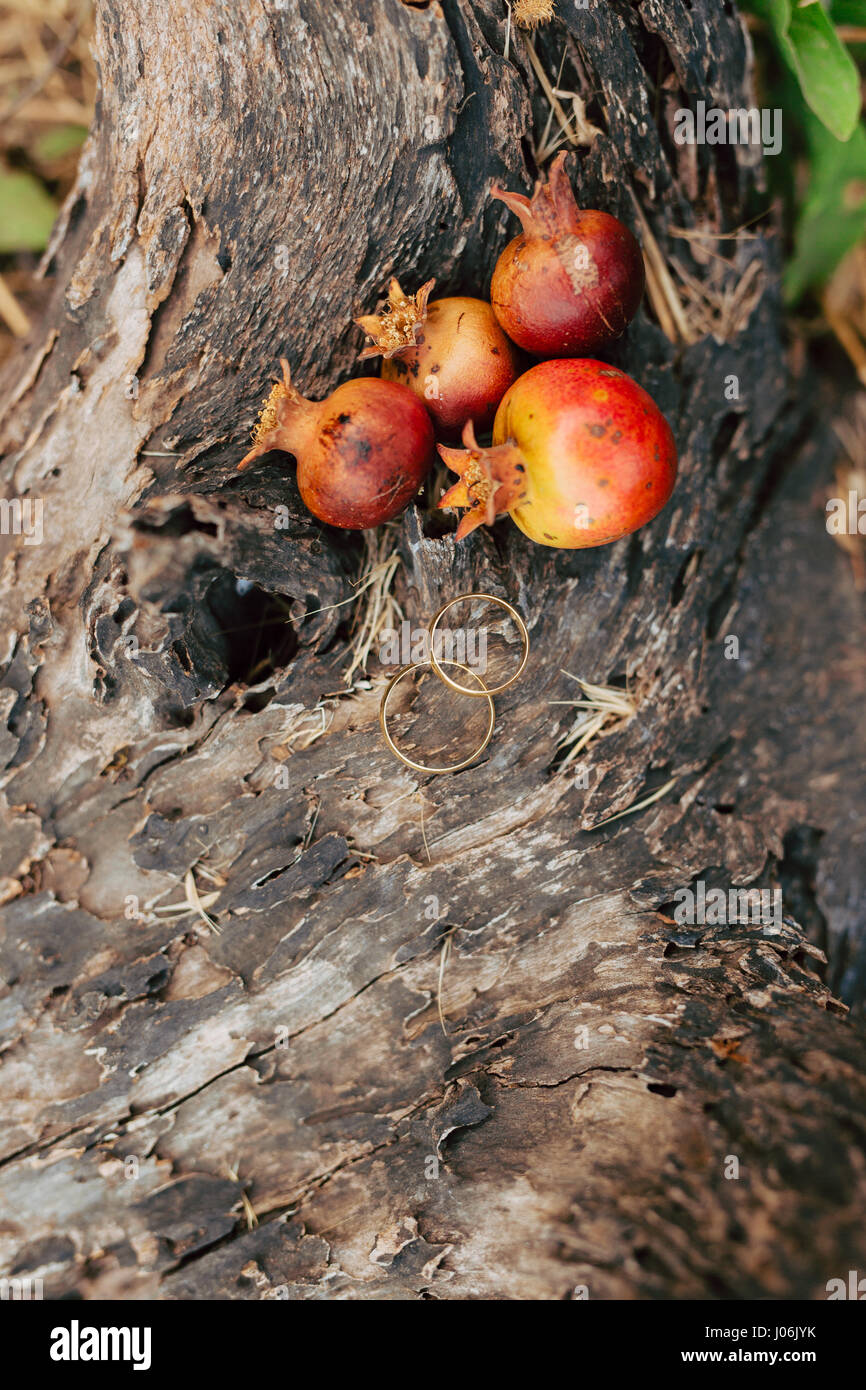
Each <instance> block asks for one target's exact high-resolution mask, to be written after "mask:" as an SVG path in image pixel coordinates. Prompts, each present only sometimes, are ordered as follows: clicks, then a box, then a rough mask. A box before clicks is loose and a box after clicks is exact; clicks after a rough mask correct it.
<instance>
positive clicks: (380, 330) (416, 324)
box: [355, 278, 436, 361]
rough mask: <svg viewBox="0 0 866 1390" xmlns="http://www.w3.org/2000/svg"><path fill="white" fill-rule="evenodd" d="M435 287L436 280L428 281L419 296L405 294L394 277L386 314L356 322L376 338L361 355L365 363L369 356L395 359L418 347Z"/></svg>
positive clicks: (363, 316)
mask: <svg viewBox="0 0 866 1390" xmlns="http://www.w3.org/2000/svg"><path fill="white" fill-rule="evenodd" d="M435 284H436V281H435V280H428V281H427V283H426V284H424V285H422V286H421V288H420V290H418V292H417V293H416V294H404V293H403V291H402V290H401V288H400V282H399V280H397V279H396V278H392V280H391V283H390V285H389V286H388V302H387V305H386V307H385V308H384V309H383V310H382V312H381V313H380V314H363V315H362V316H361V318H359V319H355V322H356V323H357V325H358V327H359V328H363V330H364V332H365V333H366V334H367V335H368V337H370V338H372V339H373V342H372V343H371V344H368V345H367V347H365V348H364V350H363V352H362V353H361V359H362V361H363V359H364V358H367V357H394V356H396V355H397V354H398V353H400V352H405V351H406V349H407V348H413V347H415V345H416V343H417V341H418V335H419V333H420V332H421V329H422V327H423V325H424V320H425V319H426V317H427V300H428V299H429V298H430V292H431V290H432V289H433V286H434V285H435Z"/></svg>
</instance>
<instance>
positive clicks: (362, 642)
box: [343, 526, 403, 685]
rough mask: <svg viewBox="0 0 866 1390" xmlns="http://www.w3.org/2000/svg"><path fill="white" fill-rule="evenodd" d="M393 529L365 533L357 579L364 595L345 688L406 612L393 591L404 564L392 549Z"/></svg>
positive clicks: (356, 621) (345, 673) (360, 592)
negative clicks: (387, 630)
mask: <svg viewBox="0 0 866 1390" xmlns="http://www.w3.org/2000/svg"><path fill="white" fill-rule="evenodd" d="M392 540H393V528H392V527H389V526H381V527H379V529H378V530H376V531H365V532H364V547H365V552H366V553H365V558H364V564H363V567H362V570H361V574H360V576H359V578H358V580H357V586H356V587H357V590H358V592H357V595H356V597H360V596H361V595H362V594H363V595H364V605H363V608H362V609H360V610H359V612H357V613H356V615H355V621H354V623H353V631H352V645H351V652H352V659H351V661H350V662H349V665H348V666H347V667H346V670H345V671H344V672H343V680H344V681H345V683H346V685H351V684H352V679H353V677H354V674H355V672H356V671H364V672H365V671H366V669H367V662H368V661H369V659H370V652H371V650H372V647H373V643H374V642H375V641H376V638H377V637H378V636H379V634H380V633H381V632H382V631H383V629H384V628H387V627H396V626H397V624H398V623H400V622H401V621H402V618H403V613H402V610H401V608H400V605H399V604H398V602H397V600H396V599H395V598H394V595H393V594H392V592H391V588H392V585H393V583H394V579H395V576H396V574H397V571H398V570H399V568H400V565H401V563H402V561H401V559H400V555H399V553H398V552H397V551H395V550H392V549H391V544H392Z"/></svg>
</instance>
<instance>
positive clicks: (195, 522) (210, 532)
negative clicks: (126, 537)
mask: <svg viewBox="0 0 866 1390" xmlns="http://www.w3.org/2000/svg"><path fill="white" fill-rule="evenodd" d="M133 524H134V528H135V530H136V531H143V532H146V533H147V532H150V533H151V534H154V535H159V536H186V535H188V534H189V532H190V531H200V532H202V534H203V535H205V536H216V535H217V534H218V529H217V527H216V526H215V525H214V523H213V522H211V521H200V520H199V519H198V517H197V516H196V515H195V512H194V511H193V509H192V506H191V505H190V503H188V502H185V503H184V504H183V506H181V507H175V509H174V511H173V512H171V513H170V514H169V515H168V516H167V517H165V519H164V520H163V519H162V518H160V519H159V520H158V521H153V520H149V519H148V518H147V517H139V518H138V519H137V520H136V521H135V522H134V523H133Z"/></svg>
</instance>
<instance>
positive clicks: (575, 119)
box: [526, 39, 601, 165]
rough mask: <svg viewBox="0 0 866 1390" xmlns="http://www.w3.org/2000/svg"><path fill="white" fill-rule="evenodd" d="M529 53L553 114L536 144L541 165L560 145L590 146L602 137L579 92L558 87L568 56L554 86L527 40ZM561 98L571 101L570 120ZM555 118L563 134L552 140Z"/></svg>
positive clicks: (536, 158)
mask: <svg viewBox="0 0 866 1390" xmlns="http://www.w3.org/2000/svg"><path fill="white" fill-rule="evenodd" d="M526 54H527V57H528V58H529V61H530V63H531V64H532V70H533V72H534V73H535V76H536V77H537V78H538V81H539V83H540V85H541V89H542V91H543V92H544V95H545V97H546V98H547V101H548V104H549V106H550V114H549V116H548V120H547V125H546V126H545V129H544V133H543V135H542V137H541V140H540V141H539V142H538V143H537V144H536V147H535V150H534V155H535V161H536V163H537V164H538V165H541V164H543V163H545V161H546V160H548V159H549V158H550V156H551V155H552V154H553V153H554V151H555V150H557V149H558V148H559V146H560V145H563V144H566V143H567V144H569V145H571V146H572V147H573V148H575V149H576V148H577V147H578V146H581V145H591V144H592V142H593V140H594V139H595V137H596V136H597V135H600V134H601V131H600V130H599V128H598V126H594V125H593V124H592V122H591V121H589V120H588V119H587V116H586V103H585V102H584V100H583V98H582V97H581V96H580V95H579V93H577V92H565V91H561V90H560V88H559V82H560V78H561V77H562V68H563V64H564V62H565V53H563V55H562V61H561V62H560V65H559V74H558V75H557V79H556V84H555V85H554V83H552V82H551V80H550V78H549V77H548V75H547V73H546V72H545V71H544V66H543V64H542V62H541V59H540V58H539V56H538V54H537V53H536V51H535V47H534V45H533V44H532V42H531V41H530V40H529V39H527V41H526ZM560 97H562V98H564V99H567V100H570V101H571V107H572V115H571V117H569V116H568V114H567V112H566V111H565V108H564V107H563V105H562V102H561V101H560ZM554 116H555V117H556V120H557V122H558V124H559V128H560V131H561V132H562V134H561V135H560V136H558V137H555V138H554V139H552V140H551V139H550V126H551V121H552V118H553V117H554Z"/></svg>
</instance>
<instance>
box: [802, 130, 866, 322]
mask: <svg viewBox="0 0 866 1390" xmlns="http://www.w3.org/2000/svg"><path fill="white" fill-rule="evenodd" d="M807 135H808V139H809V147H810V151H811V159H810V166H811V181H810V185H809V192H808V195H807V197H806V202H805V204H804V206H803V209H802V212H801V214H800V217H799V219H798V222H797V226H796V229H795V233H794V254H793V257H792V258H791V261H790V262H789V264H788V266H787V267H786V269H785V296H786V298H787V299H788V300H789V302H792V303H793V302H794V301H795V300H797V299H799V298H800V296H801V295H802V294H803V293H804V292H805V291H806V290H808V289H811V288H816V287H819V286H821V285H822V284H824V282H825V281H826V280H827V279H828V278H829V276H830V275H831V274H832V273H833V271H834V270H835V269H836V266H837V265H838V264H839V262H840V261H841V260H842V258H843V256H845V255H847V253H848V252H849V251H850V250H852V248H853V247H855V246H856V245H857V244H858V243H859V242H861V241H862V240H863V239H864V238H866V127H864V126H863V125H859V126H858V127H857V129H856V131H855V132H854V134H853V136H852V137H851V139H850V140H848V141H841V140H837V139H836V138H835V136H833V135H832V134H831V133H830V131H828V130H827V129H826V128H825V127H824V126H823V125H822V124H821V123H820V122H819V121H817V120H815V118H814V117H807Z"/></svg>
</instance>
